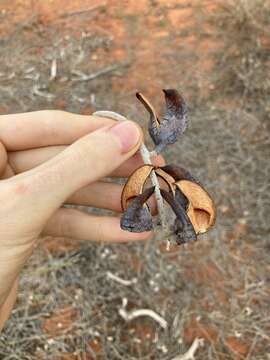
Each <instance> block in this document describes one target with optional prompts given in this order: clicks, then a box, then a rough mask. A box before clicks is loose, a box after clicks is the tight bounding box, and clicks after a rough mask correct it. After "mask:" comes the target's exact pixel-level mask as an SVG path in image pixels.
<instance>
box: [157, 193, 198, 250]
mask: <svg viewBox="0 0 270 360" xmlns="http://www.w3.org/2000/svg"><path fill="white" fill-rule="evenodd" d="M160 192H161V195H162V197H163V198H164V199H165V200H166V201H167V203H168V204H169V205H170V206H171V208H172V210H173V212H174V213H175V215H176V220H175V223H174V232H175V234H176V235H177V240H176V242H177V244H179V245H180V244H184V243H187V242H191V241H196V240H197V235H196V232H195V230H194V227H193V225H192V223H191V221H190V219H189V217H188V216H187V214H186V212H185V210H184V208H183V207H182V206H181V204H180V203H178V202H177V201H176V198H175V197H174V196H173V194H172V193H171V192H168V191H166V190H163V189H160Z"/></svg>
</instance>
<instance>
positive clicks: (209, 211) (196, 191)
mask: <svg viewBox="0 0 270 360" xmlns="http://www.w3.org/2000/svg"><path fill="white" fill-rule="evenodd" d="M175 185H176V186H177V187H178V188H179V189H180V190H181V191H182V192H183V194H184V195H185V196H186V198H187V199H188V200H189V205H188V209H187V215H188V217H189V218H190V220H191V222H192V224H193V226H194V229H195V231H196V233H197V234H203V233H205V232H206V231H208V229H209V228H210V227H211V226H213V225H214V223H215V219H216V209H215V205H214V202H213V200H212V198H211V197H210V195H209V194H208V193H207V191H206V190H204V188H203V187H202V186H200V185H199V184H197V183H195V182H192V181H189V180H179V181H177V182H176V183H175Z"/></svg>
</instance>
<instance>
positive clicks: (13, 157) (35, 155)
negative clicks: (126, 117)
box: [8, 145, 164, 177]
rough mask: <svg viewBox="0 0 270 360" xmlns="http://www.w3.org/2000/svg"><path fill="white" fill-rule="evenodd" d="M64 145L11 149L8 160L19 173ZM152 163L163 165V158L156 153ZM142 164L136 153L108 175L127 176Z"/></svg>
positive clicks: (32, 166) (30, 167)
mask: <svg viewBox="0 0 270 360" xmlns="http://www.w3.org/2000/svg"><path fill="white" fill-rule="evenodd" d="M65 148H66V146H63V145H59V146H47V147H42V148H37V149H30V150H22V151H13V152H9V153H8V161H9V163H10V165H11V167H12V169H13V171H14V172H15V174H20V173H22V172H24V171H27V170H30V169H33V168H34V167H36V166H39V165H40V164H42V163H44V162H46V161H47V160H49V159H51V158H53V157H54V156H56V155H57V154H58V153H60V152H61V151H63V150H64V149H65ZM152 162H153V165H155V166H162V165H164V159H163V157H162V156H160V155H158V156H156V157H154V158H152ZM142 165H143V161H142V158H141V155H140V154H139V153H136V154H135V155H133V156H132V157H131V158H130V159H128V160H127V161H126V162H124V163H123V164H122V165H121V166H120V167H119V168H117V169H115V170H114V171H113V173H112V174H108V176H109V175H110V176H112V177H128V176H129V175H130V174H131V173H132V172H133V171H134V170H136V169H137V168H138V167H140V166H142Z"/></svg>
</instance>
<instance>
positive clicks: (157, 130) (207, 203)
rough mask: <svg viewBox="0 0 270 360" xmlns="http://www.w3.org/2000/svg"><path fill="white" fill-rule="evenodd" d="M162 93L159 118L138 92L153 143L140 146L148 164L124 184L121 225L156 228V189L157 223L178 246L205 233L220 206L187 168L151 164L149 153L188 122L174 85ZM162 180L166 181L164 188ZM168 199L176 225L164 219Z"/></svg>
mask: <svg viewBox="0 0 270 360" xmlns="http://www.w3.org/2000/svg"><path fill="white" fill-rule="evenodd" d="M163 92H164V96H165V102H166V110H165V113H164V115H163V116H162V117H161V118H159V117H158V116H157V115H156V111H155V109H154V107H153V106H152V105H151V103H150V102H149V101H148V99H147V98H146V97H145V96H144V95H143V94H141V93H137V94H136V97H137V99H138V100H139V101H140V102H141V103H142V104H143V106H144V107H145V109H146V110H147V112H148V113H149V116H150V119H149V125H148V132H149V135H150V137H151V139H152V141H153V143H154V145H155V148H154V150H153V151H151V152H150V151H149V150H148V149H147V147H146V146H145V144H142V146H141V148H140V152H141V155H142V159H143V162H144V165H143V166H141V167H139V168H138V169H136V170H135V171H134V172H133V173H132V174H131V175H130V177H129V178H128V180H127V182H126V184H125V186H124V189H123V192H122V197H121V203H122V209H123V214H122V217H121V228H122V229H124V230H127V231H131V232H143V231H150V230H152V229H153V227H154V222H153V215H152V214H151V211H150V208H149V205H148V203H147V202H148V200H149V199H150V197H151V196H152V195H153V194H155V197H156V201H157V208H158V216H159V225H161V227H162V229H163V231H164V234H166V237H167V240H168V241H170V238H171V237H170V235H174V236H173V237H174V238H175V239H176V243H177V244H179V245H180V244H185V243H189V242H191V241H195V240H197V236H198V235H199V234H203V233H205V232H207V231H208V230H209V229H210V228H211V227H212V226H213V225H214V223H215V219H216V209H215V205H214V202H213V199H212V198H211V196H210V195H209V193H208V192H207V191H206V190H205V188H204V187H203V185H202V184H201V182H200V181H199V180H198V179H196V177H194V176H193V175H192V174H191V173H190V172H189V171H188V170H186V169H184V168H183V167H181V166H179V165H176V164H169V165H165V166H162V167H155V166H154V165H153V164H152V163H151V156H153V155H156V154H160V153H161V152H162V151H163V150H164V149H165V148H166V147H167V146H168V145H171V144H174V143H175V142H176V141H177V140H178V139H179V137H180V136H181V135H182V134H183V133H184V132H185V130H186V128H187V124H188V118H187V106H186V103H185V101H184V99H183V97H182V95H181V94H180V93H179V92H178V91H177V90H175V89H167V90H163ZM93 115H97V116H103V117H108V118H111V119H114V120H120V121H121V120H126V118H125V117H124V116H122V115H120V114H117V113H115V112H111V111H97V112H95V113H94V114H93ZM148 179H150V180H151V183H152V186H150V187H147V184H148V182H147V180H148ZM161 182H163V184H164V182H165V184H166V185H167V189H166V190H165V189H164V188H162V186H161ZM164 201H165V202H166V203H167V204H168V205H169V206H170V207H171V209H172V210H173V213H174V215H175V219H174V223H173V225H169V224H168V223H167V221H166V216H165V207H164Z"/></svg>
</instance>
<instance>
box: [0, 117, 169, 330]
mask: <svg viewBox="0 0 270 360" xmlns="http://www.w3.org/2000/svg"><path fill="white" fill-rule="evenodd" d="M142 141H143V134H142V131H141V129H140V128H139V127H138V125H136V124H135V123H133V122H131V121H127V122H123V123H121V124H120V123H117V122H116V121H113V120H110V119H105V118H99V117H94V116H85V115H76V114H71V113H67V112H63V111H54V110H45V111H37V112H32V113H24V114H14V115H2V116H0V330H1V329H2V328H3V326H4V323H5V322H6V320H7V319H8V317H9V315H10V312H11V310H12V308H13V306H14V303H15V300H16V296H17V291H18V278H19V275H20V272H21V270H22V268H23V266H24V265H25V263H26V262H27V260H28V259H29V257H30V256H31V254H32V252H33V249H34V247H35V246H36V244H37V241H38V240H39V239H40V238H41V237H42V236H44V235H50V236H53V237H55V238H56V239H57V237H69V238H74V239H77V240H78V239H80V240H88V241H91V240H92V241H103V242H127V241H138V240H146V239H148V238H150V237H151V236H152V233H151V232H145V233H139V234H136V233H129V232H126V231H123V230H121V228H120V218H119V216H114V217H113V216H112V217H107V216H96V215H90V214H86V213H83V212H80V211H79V210H76V209H67V208H63V207H62V206H63V204H75V205H86V206H93V207H97V208H102V209H110V210H114V211H116V212H120V211H121V204H120V197H121V192H122V185H118V184H112V183H108V182H105V181H104V179H103V178H104V177H106V176H110V177H127V176H129V175H130V174H131V172H132V171H134V170H135V169H136V168H137V167H138V166H140V165H142V160H141V158H140V155H139V154H138V153H137V151H138V149H139V147H140V145H141V143H142ZM152 160H153V163H154V164H155V165H163V159H162V158H161V157H160V156H157V157H156V158H154V159H152ZM102 179H103V180H102ZM56 241H57V240H56ZM74 241H75V240H74Z"/></svg>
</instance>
